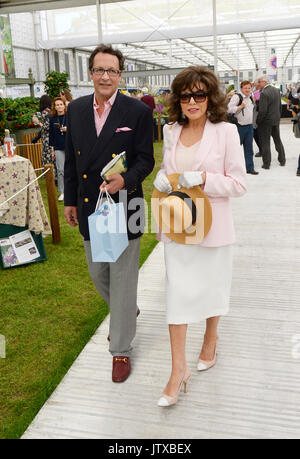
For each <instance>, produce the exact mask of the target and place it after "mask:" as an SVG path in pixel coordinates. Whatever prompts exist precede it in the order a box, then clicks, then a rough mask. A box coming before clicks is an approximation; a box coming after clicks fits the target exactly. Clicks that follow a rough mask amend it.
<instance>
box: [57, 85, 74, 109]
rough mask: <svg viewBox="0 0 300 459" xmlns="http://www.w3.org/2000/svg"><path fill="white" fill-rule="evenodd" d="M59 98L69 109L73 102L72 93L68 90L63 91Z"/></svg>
mask: <svg viewBox="0 0 300 459" xmlns="http://www.w3.org/2000/svg"><path fill="white" fill-rule="evenodd" d="M59 97H61V98H62V100H63V101H64V102H65V104H66V107H68V105H69V103H70V102H72V100H73V97H72V94H71V91H70V90H69V89H68V88H65V89H62V90H61V91H60V93H59Z"/></svg>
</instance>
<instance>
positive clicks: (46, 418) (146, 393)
mask: <svg viewBox="0 0 300 459" xmlns="http://www.w3.org/2000/svg"><path fill="white" fill-rule="evenodd" d="M281 131H282V139H283V141H284V145H285V149H286V155H287V165H286V166H285V167H280V166H279V165H278V162H277V161H276V159H275V158H276V154H275V152H274V153H273V164H272V168H271V169H270V170H269V171H265V170H263V169H261V160H260V159H259V160H258V159H256V160H255V161H256V165H257V170H259V172H260V174H259V176H251V175H248V178H249V179H248V186H249V191H248V193H247V195H245V196H244V197H243V198H240V199H235V200H232V206H233V211H234V216H235V222H236V229H237V239H238V242H237V244H236V246H235V265H234V275H233V287H232V297H231V311H230V314H229V315H228V316H227V317H225V318H223V319H222V321H221V322H220V329H219V334H220V350H219V358H218V363H217V365H216V366H215V367H214V368H212V369H211V370H209V371H207V372H204V373H202V374H199V373H197V371H196V361H197V356H198V353H199V350H200V347H201V342H202V333H203V324H201V325H199V326H198V325H193V326H190V328H189V332H188V342H187V354H188V363H189V365H190V366H191V368H192V379H191V382H190V385H189V387H188V389H189V390H188V393H187V394H186V395H185V394H183V393H182V394H181V396H180V399H179V402H178V404H177V405H176V406H174V407H171V408H168V409H165V408H159V407H157V406H156V402H157V399H158V398H159V396H160V393H161V391H162V389H163V387H164V385H165V383H166V382H167V379H168V377H169V372H170V354H169V341H168V330H167V326H166V324H165V315H164V265H163V250H162V249H163V247H162V245H161V244H159V245H158V246H157V248H156V249H155V250H154V252H153V253H152V255H151V256H150V257H149V259H148V261H147V262H146V263H145V265H144V266H143V268H142V269H141V271H140V283H139V306H140V308H141V311H142V313H141V315H140V317H139V319H138V330H137V337H136V340H135V351H134V355H133V371H132V375H131V376H130V378H129V379H128V380H127V381H126V382H125V383H123V384H114V383H112V382H111V356H110V354H109V353H108V351H107V341H106V336H107V332H108V321H107V319H106V320H105V322H104V323H103V324H102V325H101V327H100V328H99V329H98V330H97V332H96V334H95V335H94V337H93V338H92V339H91V341H90V342H89V343H88V344H87V346H86V347H85V348H84V350H83V351H82V353H81V354H80V356H79V357H78V359H77V360H76V361H75V363H74V364H73V366H72V367H71V369H70V370H69V372H68V373H67V375H66V376H65V378H64V379H63V381H62V382H61V384H60V385H59V386H58V388H57V390H56V391H55V392H54V393H53V394H52V396H51V397H50V399H49V400H48V401H47V403H46V404H45V405H44V406H43V408H42V409H41V410H40V412H39V414H38V415H37V417H36V418H35V420H34V421H33V423H32V424H31V425H30V427H29V428H28V429H27V431H26V432H25V434H24V435H23V438H110V439H113V438H136V439H137V438H152V439H160V438H178V439H180V438H186V439H191V438H225V437H226V438H262V437H263V438H275V437H281V438H300V384H299V381H300V177H296V165H297V158H298V154H299V153H300V140H298V139H295V138H294V137H293V135H292V133H291V125H290V124H285V125H282V127H281ZM183 307H184V305H183Z"/></svg>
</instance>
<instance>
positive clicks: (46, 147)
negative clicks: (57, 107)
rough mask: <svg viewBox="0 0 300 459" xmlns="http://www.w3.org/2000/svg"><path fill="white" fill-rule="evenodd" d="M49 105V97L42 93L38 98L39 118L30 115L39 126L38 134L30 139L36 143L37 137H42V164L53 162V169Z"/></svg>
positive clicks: (50, 102)
mask: <svg viewBox="0 0 300 459" xmlns="http://www.w3.org/2000/svg"><path fill="white" fill-rule="evenodd" d="M51 106H52V99H51V97H50V96H48V95H47V94H44V95H43V96H42V97H41V98H40V112H41V119H40V120H39V119H38V118H37V116H33V117H32V121H33V123H34V124H35V125H37V126H40V128H41V130H40V132H39V134H38V135H37V136H36V137H34V138H33V139H32V143H36V142H37V141H38V140H39V139H42V164H43V166H45V164H53V166H54V170H55V162H54V161H53V158H52V154H51V148H50V144H49V130H50V116H51Z"/></svg>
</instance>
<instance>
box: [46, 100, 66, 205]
mask: <svg viewBox="0 0 300 459" xmlns="http://www.w3.org/2000/svg"><path fill="white" fill-rule="evenodd" d="M51 114H52V117H51V118H50V135H49V144H50V147H51V154H52V158H53V160H55V161H56V168H57V185H58V192H59V198H58V200H59V201H63V200H64V166H65V144H66V131H67V106H66V104H65V101H64V100H63V99H62V98H61V97H55V99H54V100H53V103H52V111H51Z"/></svg>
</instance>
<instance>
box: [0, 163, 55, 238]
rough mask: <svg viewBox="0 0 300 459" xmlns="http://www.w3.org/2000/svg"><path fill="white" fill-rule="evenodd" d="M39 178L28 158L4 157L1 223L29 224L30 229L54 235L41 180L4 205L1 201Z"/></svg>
mask: <svg viewBox="0 0 300 459" xmlns="http://www.w3.org/2000/svg"><path fill="white" fill-rule="evenodd" d="M35 178H36V175H35V171H34V169H33V166H32V164H31V162H30V161H29V160H28V159H26V158H23V157H21V156H17V155H16V156H13V157H12V158H8V157H3V158H0V210H1V212H0V223H1V224H5V225H15V226H26V225H28V229H29V230H30V231H34V232H35V233H36V234H39V233H41V232H42V233H43V234H44V235H47V234H51V228H50V224H49V221H48V217H47V214H46V211H45V207H44V203H43V200H42V195H41V191H40V187H39V183H38V181H36V182H34V183H33V184H31V185H30V186H29V187H28V188H26V189H25V190H24V191H22V192H21V193H19V194H18V195H17V196H15V197H14V198H13V199H11V200H10V201H9V202H8V203H6V204H4V206H1V203H3V202H4V201H5V200H6V199H8V198H10V197H11V196H13V195H14V194H15V193H17V192H18V191H19V190H21V189H22V188H23V187H25V186H26V185H28V184H29V183H30V182H32V180H34V179H35ZM1 214H2V215H1Z"/></svg>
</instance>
